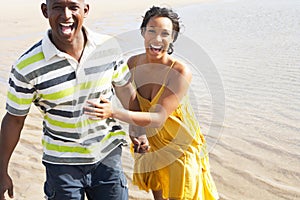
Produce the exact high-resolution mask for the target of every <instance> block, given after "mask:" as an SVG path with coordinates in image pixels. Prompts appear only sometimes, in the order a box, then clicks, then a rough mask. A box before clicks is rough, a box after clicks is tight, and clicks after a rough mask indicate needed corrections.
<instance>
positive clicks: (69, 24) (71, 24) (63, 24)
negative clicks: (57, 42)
mask: <svg viewBox="0 0 300 200" xmlns="http://www.w3.org/2000/svg"><path fill="white" fill-rule="evenodd" d="M60 25H61V26H70V27H71V26H73V23H60Z"/></svg>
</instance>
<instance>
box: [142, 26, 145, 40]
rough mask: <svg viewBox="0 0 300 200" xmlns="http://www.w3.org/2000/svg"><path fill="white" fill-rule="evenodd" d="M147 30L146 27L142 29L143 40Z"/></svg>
mask: <svg viewBox="0 0 300 200" xmlns="http://www.w3.org/2000/svg"><path fill="white" fill-rule="evenodd" d="M145 29H146V28H145V27H143V28H141V35H142V36H143V38H145V31H146V30H145Z"/></svg>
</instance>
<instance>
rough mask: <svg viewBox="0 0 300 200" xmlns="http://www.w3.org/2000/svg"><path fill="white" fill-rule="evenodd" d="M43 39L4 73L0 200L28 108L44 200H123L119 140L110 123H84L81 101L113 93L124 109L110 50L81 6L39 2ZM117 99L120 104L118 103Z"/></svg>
mask: <svg viewBox="0 0 300 200" xmlns="http://www.w3.org/2000/svg"><path fill="white" fill-rule="evenodd" d="M41 10H42V12H43V15H44V16H45V18H47V19H48V20H49V24H50V27H51V28H50V30H48V31H47V33H46V35H45V37H44V38H43V39H42V40H41V41H40V42H38V43H37V44H35V45H34V46H32V47H31V48H30V49H29V50H28V51H26V52H25V53H24V54H23V55H22V56H21V57H20V58H19V59H18V60H17V62H16V64H15V65H14V66H13V68H12V70H11V75H10V79H9V89H8V95H7V103H6V109H7V113H6V115H5V116H4V118H3V120H2V125H1V134H0V152H1V154H0V200H3V199H4V198H5V197H4V193H6V191H7V193H8V195H9V197H10V198H13V183H12V180H11V178H10V176H9V175H8V163H9V160H10V157H11V155H12V153H13V151H14V148H15V146H16V145H17V143H18V141H19V137H20V133H21V130H22V128H23V125H24V120H25V118H26V115H27V114H28V112H29V109H30V105H31V104H32V102H33V103H34V104H35V105H36V106H37V107H38V108H39V109H40V110H41V112H42V113H43V115H44V120H43V133H44V134H43V139H42V143H43V149H44V152H43V164H44V165H45V167H46V182H45V185H44V192H45V195H46V197H47V199H57V200H68V199H78V200H79V199H84V195H86V196H87V197H88V199H97V200H101V199H105V200H109V199H114V200H115V199H128V189H127V183H126V178H125V176H124V174H123V171H122V167H121V145H122V143H123V142H124V141H125V140H124V138H125V133H124V132H123V131H122V129H121V127H120V126H119V125H118V124H117V123H116V121H115V120H114V119H111V118H108V119H106V120H91V119H89V118H88V117H87V116H86V115H85V114H84V111H83V107H84V106H85V105H86V101H87V100H95V101H96V100H99V98H100V97H102V96H104V97H105V98H107V99H111V97H112V86H114V89H115V91H116V94H117V96H118V97H120V99H121V103H122V104H123V106H124V107H127V108H128V105H126V104H127V103H126V102H129V100H131V99H130V94H134V93H133V90H132V87H131V84H130V83H129V82H128V80H129V78H130V74H129V70H128V68H127V65H126V64H124V62H123V61H122V59H120V57H119V55H120V53H121V52H120V49H119V48H118V45H117V43H116V42H115V41H114V40H113V39H111V38H108V37H107V36H103V35H99V34H96V33H93V32H91V31H90V30H88V29H87V28H86V27H84V26H83V22H84V18H85V17H86V16H87V15H88V12H89V5H88V4H86V3H85V1H84V0H46V3H42V5H41ZM121 97H122V98H121Z"/></svg>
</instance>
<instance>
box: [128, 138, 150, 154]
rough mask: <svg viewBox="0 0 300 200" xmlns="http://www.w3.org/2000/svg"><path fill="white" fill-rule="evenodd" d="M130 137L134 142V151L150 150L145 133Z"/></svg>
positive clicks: (144, 151) (143, 151)
mask: <svg viewBox="0 0 300 200" xmlns="http://www.w3.org/2000/svg"><path fill="white" fill-rule="evenodd" d="M130 139H131V141H132V143H133V144H134V153H147V152H148V151H149V150H150V146H149V142H148V139H147V137H146V135H141V136H138V137H133V136H130Z"/></svg>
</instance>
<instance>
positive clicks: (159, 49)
mask: <svg viewBox="0 0 300 200" xmlns="http://www.w3.org/2000/svg"><path fill="white" fill-rule="evenodd" d="M150 48H151V49H152V50H153V51H155V52H158V51H161V50H162V46H156V45H152V44H151V45H150Z"/></svg>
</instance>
